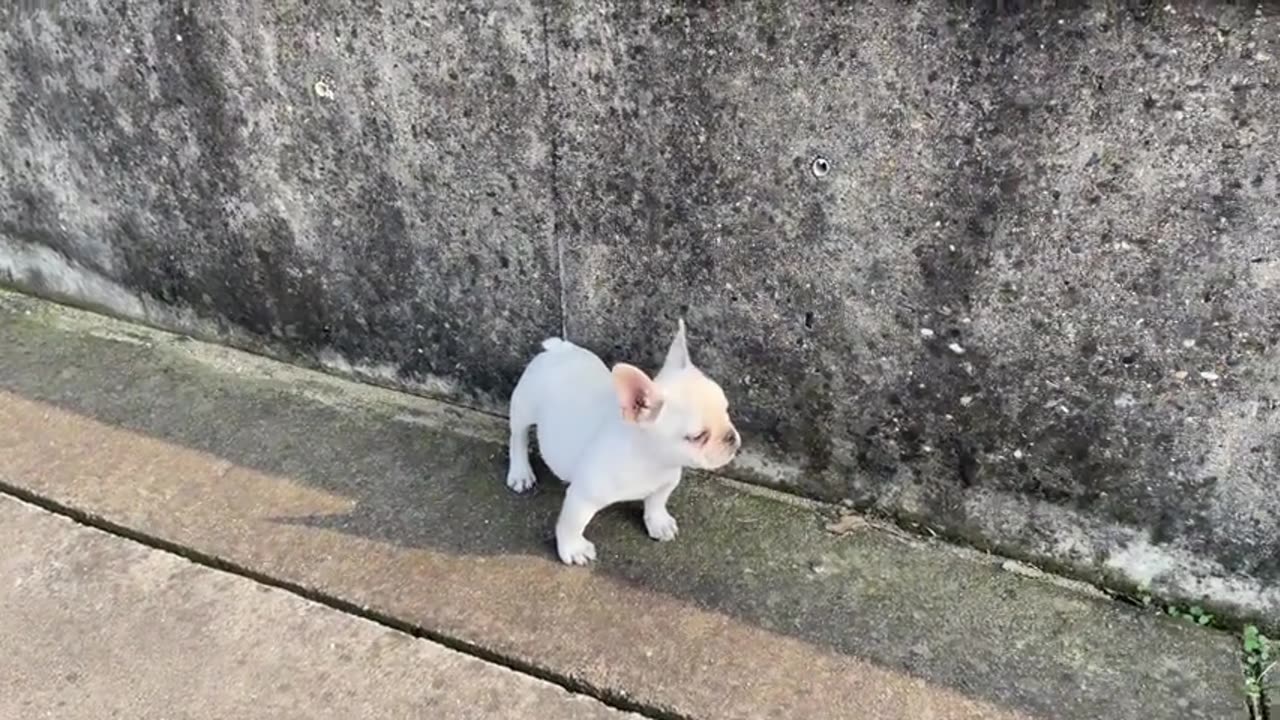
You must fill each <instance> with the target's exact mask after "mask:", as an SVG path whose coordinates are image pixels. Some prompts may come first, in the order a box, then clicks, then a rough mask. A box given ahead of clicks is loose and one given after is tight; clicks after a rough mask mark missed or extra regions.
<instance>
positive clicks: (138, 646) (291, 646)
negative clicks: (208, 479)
mask: <svg viewBox="0 0 1280 720" xmlns="http://www.w3.org/2000/svg"><path fill="white" fill-rule="evenodd" d="M0 546H3V547H4V548H5V551H4V552H3V553H0V578H3V579H4V582H0V647H3V648H4V652H3V653H0V718H12V719H13V720H19V719H22V720H37V718H56V720H103V719H105V718H129V719H130V720H150V719H151V718H155V720H161V719H164V720H172V719H174V718H184V719H189V720H206V719H207V720H216V719H221V718H232V717H234V718H272V720H291V719H293V718H296V719H297V720H316V719H317V718H334V719H335V720H339V719H340V720H361V719H363V718H368V719H369V720H375V719H376V720H391V719H393V718H404V719H405V720H409V719H410V718H415V719H416V718H427V717H434V718H457V719H458V720H464V719H465V720H487V719H488V718H510V719H511V720H526V719H527V718H584V719H592V720H623V719H624V718H626V717H633V716H631V715H630V714H629V713H623V712H619V711H618V710H614V709H612V708H609V707H607V706H605V705H603V704H601V703H600V702H598V701H596V700H594V699H592V698H589V697H586V696H583V695H574V694H570V693H568V692H566V691H565V690H564V689H562V688H559V687H556V686H555V685H552V684H550V683H547V682H544V681H542V680H538V679H535V678H531V677H529V676H527V675H523V674H520V673H517V672H514V671H512V670H509V669H507V668H504V667H501V666H498V665H493V664H491V663H487V662H484V661H482V660H478V659H476V658H474V657H470V656H468V655H465V654H463V653H460V652H456V651H454V650H450V649H448V648H445V647H442V646H440V645H437V644H435V643H432V642H428V641H426V640H421V639H418V638H414V637H413V636H411V635H407V634H405V633H401V632H397V631H395V630H390V629H388V628H386V627H382V626H380V625H378V624H376V623H373V622H370V621H368V620H364V619H361V618H358V617H353V616H352V615H349V614H345V613H342V612H339V611H337V610H333V609H331V608H328V607H325V606H324V605H320V604H318V603H314V602H309V601H307V600H305V599H303V598H300V597H298V596H296V595H294V594H291V593H288V592H285V591H283V590H279V589H276V588H272V587H269V586H266V585H262V584H260V583H256V582H254V581H252V580H249V579H246V578H243V577H239V576H236V575H233V574H230V573H225V572H218V571H216V570H211V569H209V568H207V567H202V566H201V565H198V564H195V563H192V562H189V561H187V560H185V559H183V558H181V557H179V556H176V555H173V554H170V553H167V552H163V551H160V550H155V549H152V548H149V547H147V546H145V545H142V544H139V543H135V542H132V541H129V540H126V539H123V538H120V537H116V536H113V535H110V534H108V533H105V532H101V531H98V530H94V529H90V528H87V527H84V526H83V525H79V524H76V523H75V522H73V521H71V520H68V519H67V518H64V517H59V516H57V515H53V514H50V513H48V512H45V511H43V510H40V509H39V508H37V507H35V506H33V505H28V504H26V503H22V502H19V501H17V500H14V499H13V498H8V497H0Z"/></svg>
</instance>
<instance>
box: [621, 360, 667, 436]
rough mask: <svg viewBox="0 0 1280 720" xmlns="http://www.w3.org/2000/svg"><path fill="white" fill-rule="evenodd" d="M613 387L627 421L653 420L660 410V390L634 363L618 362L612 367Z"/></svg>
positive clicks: (646, 421) (642, 421)
mask: <svg viewBox="0 0 1280 720" xmlns="http://www.w3.org/2000/svg"><path fill="white" fill-rule="evenodd" d="M613 389H614V391H615V392H616V393H617V394H618V404H619V406H621V408H622V417H623V418H625V419H626V420H627V422H633V423H640V424H644V423H649V422H653V421H654V420H655V419H656V418H657V417H658V413H659V412H661V411H662V390H660V389H659V388H658V386H657V384H655V383H654V382H653V381H652V380H650V379H649V376H648V375H645V374H644V371H643V370H641V369H640V368H638V367H636V366H634V365H627V364H626V363H619V364H617V365H615V366H614V367H613Z"/></svg>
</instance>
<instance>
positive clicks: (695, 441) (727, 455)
mask: <svg viewBox="0 0 1280 720" xmlns="http://www.w3.org/2000/svg"><path fill="white" fill-rule="evenodd" d="M614 380H615V385H616V386H617V389H618V398H619V400H620V401H621V403H622V410H623V415H624V416H626V418H627V419H628V420H630V421H632V422H635V423H637V424H640V425H642V426H644V427H645V428H646V429H647V430H648V431H649V433H650V435H651V436H652V437H654V438H655V439H657V440H658V441H659V442H660V444H661V445H662V447H663V449H664V451H665V452H667V453H668V454H670V455H671V456H673V458H674V459H676V460H677V461H679V462H680V464H681V465H684V466H686V467H696V468H702V469H706V470H714V469H716V468H720V467H723V466H725V465H727V464H728V463H729V462H730V461H731V460H733V458H734V457H735V456H736V455H737V453H738V448H739V447H741V445H742V437H741V436H740V435H739V434H738V431H737V429H736V428H734V426H733V421H732V420H730V418H729V401H728V399H727V398H726V397H725V394H724V391H723V390H722V389H721V388H720V386H719V385H717V384H716V383H715V381H713V380H712V379H711V378H709V377H707V376H706V375H705V374H703V372H702V371H701V370H699V369H698V368H697V367H695V366H694V365H693V363H692V362H691V361H690V360H689V348H688V343H687V341H686V339H685V330H684V321H683V320H682V321H681V322H680V325H679V329H678V330H677V331H676V336H675V338H674V339H673V340H672V342H671V347H670V348H669V349H668V350H667V357H666V361H665V362H664V363H663V365H662V370H661V372H659V373H658V375H657V376H656V377H655V378H654V379H653V380H650V379H649V378H648V376H646V375H645V374H644V373H643V372H642V371H640V370H639V369H637V368H634V367H632V366H630V365H619V366H618V367H616V368H614Z"/></svg>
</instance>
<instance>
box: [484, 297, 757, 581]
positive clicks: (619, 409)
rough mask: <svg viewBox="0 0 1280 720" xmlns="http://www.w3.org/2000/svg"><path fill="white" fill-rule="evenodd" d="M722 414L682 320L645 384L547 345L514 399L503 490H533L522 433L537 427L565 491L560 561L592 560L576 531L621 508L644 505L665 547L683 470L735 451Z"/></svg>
mask: <svg viewBox="0 0 1280 720" xmlns="http://www.w3.org/2000/svg"><path fill="white" fill-rule="evenodd" d="M728 409H729V403H728V400H726V399H725V395H724V392H723V391H722V390H721V389H720V386H719V385H717V384H716V383H715V382H713V381H712V380H711V379H710V378H708V377H707V376H706V375H704V374H703V373H702V371H701V370H699V369H698V368H697V367H695V366H694V365H693V363H692V362H691V361H690V359H689V348H688V343H687V340H686V338H685V329H684V321H683V320H681V321H680V323H679V327H678V328H677V330H676V335H675V338H674V339H673V340H672V341H671V346H670V348H669V349H668V350H667V355H666V360H665V362H664V363H663V366H662V370H661V371H660V372H659V373H658V374H657V376H655V377H654V378H652V379H650V378H649V376H648V375H646V374H645V373H644V372H643V371H642V370H640V369H639V368H636V367H634V366H632V365H627V364H618V365H616V366H614V368H613V370H610V369H609V368H607V367H606V366H605V364H604V363H603V362H602V361H601V360H600V358H598V357H596V355H595V354H594V353H592V352H591V351H589V350H586V349H585V348H581V347H579V346H577V345H574V344H573V343H571V342H568V341H567V340H562V339H559V338H552V339H550V340H547V341H545V342H544V343H543V344H542V352H541V353H539V354H538V355H537V356H536V357H534V358H533V360H531V361H530V362H529V365H528V367H526V368H525V370H524V373H523V374H522V375H521V376H520V381H519V382H518V383H517V384H516V389H515V391H514V392H512V394H511V448H510V449H511V465H510V468H509V469H508V471H507V485H508V486H509V487H510V488H511V489H512V490H515V491H516V492H524V491H525V490H528V489H529V488H531V487H533V484H534V482H535V479H534V475H533V468H532V467H530V465H529V428H530V427H531V426H532V427H536V428H537V433H538V448H539V450H540V451H541V455H542V458H543V460H545V461H546V463H547V467H549V468H551V471H552V472H553V473H555V474H556V476H557V477H559V478H560V479H561V480H563V481H564V482H566V483H568V484H569V488H568V490H567V491H566V492H565V499H564V505H563V506H562V507H561V509H560V517H559V519H558V520H557V522H556V550H557V552H558V553H559V555H560V559H561V560H562V561H564V562H565V563H567V564H571V565H585V564H587V563H588V562H590V561H592V560H594V559H595V557H596V548H595V545H594V544H592V543H591V541H589V540H587V538H586V537H585V536H584V535H583V531H584V530H585V529H586V527H587V524H588V523H590V522H591V518H593V517H594V516H595V515H596V513H598V512H599V511H600V510H602V509H604V508H606V507H608V506H609V505H613V504H614V503H619V502H629V501H643V502H644V523H645V527H646V529H647V530H648V531H649V536H650V537H652V538H654V539H655V540H663V541H665V540H671V539H672V538H674V537H675V536H676V530H677V525H676V519H675V518H674V517H672V516H671V513H670V512H668V511H667V499H668V498H669V497H670V496H671V493H672V491H673V490H675V489H676V485H678V484H679V482H680V474H681V470H682V469H683V468H685V467H695V468H703V469H715V468H718V467H721V466H723V465H725V464H727V463H728V462H729V461H731V460H732V459H733V457H734V456H735V455H736V454H737V451H738V447H739V446H740V445H741V437H740V436H739V435H738V431H737V430H736V429H735V428H734V426H733V423H732V422H731V421H730V420H729V413H728Z"/></svg>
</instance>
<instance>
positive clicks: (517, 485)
mask: <svg viewBox="0 0 1280 720" xmlns="http://www.w3.org/2000/svg"><path fill="white" fill-rule="evenodd" d="M537 481H538V479H537V478H535V477H534V476H533V468H531V467H528V466H527V465H526V466H525V467H523V468H511V469H510V470H508V471H507V487H509V488H511V489H512V490H515V491H516V492H518V493H522V492H525V491H526V490H528V489H529V488H531V487H533V485H534V483H536V482H537Z"/></svg>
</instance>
